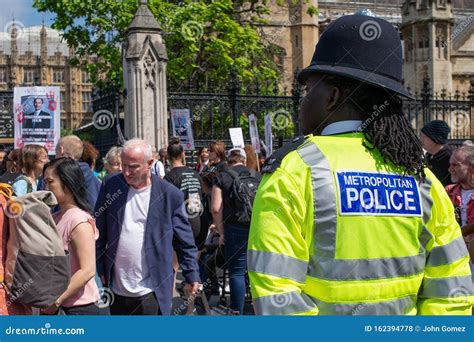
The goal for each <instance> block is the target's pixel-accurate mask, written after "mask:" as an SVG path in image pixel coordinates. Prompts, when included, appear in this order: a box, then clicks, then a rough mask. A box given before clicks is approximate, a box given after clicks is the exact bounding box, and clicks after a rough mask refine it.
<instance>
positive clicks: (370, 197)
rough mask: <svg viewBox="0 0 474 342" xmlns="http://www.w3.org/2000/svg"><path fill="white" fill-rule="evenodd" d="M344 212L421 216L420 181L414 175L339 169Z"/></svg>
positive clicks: (340, 198) (338, 182)
mask: <svg viewBox="0 0 474 342" xmlns="http://www.w3.org/2000/svg"><path fill="white" fill-rule="evenodd" d="M335 175H336V183H337V191H338V197H339V211H340V214H341V215H372V216H421V215H422V209H421V199H420V191H419V188H418V183H417V182H416V180H415V178H414V177H412V176H402V175H398V174H390V173H377V172H357V171H336V172H335Z"/></svg>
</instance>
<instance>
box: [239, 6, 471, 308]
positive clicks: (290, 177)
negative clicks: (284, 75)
mask: <svg viewBox="0 0 474 342" xmlns="http://www.w3.org/2000/svg"><path fill="white" fill-rule="evenodd" d="M401 76H402V49H401V41H400V36H399V33H398V32H397V30H395V29H394V27H393V26H392V25H391V24H390V23H388V22H387V21H385V20H382V19H379V18H376V17H371V16H366V15H350V16H344V17H341V18H339V19H337V20H335V21H334V22H333V23H331V24H330V25H329V26H328V27H327V29H326V30H325V31H324V33H323V34H322V36H321V37H320V40H319V42H318V44H317V45H316V51H315V53H314V56H313V59H312V62H311V65H310V66H309V67H307V68H306V69H304V70H303V71H302V72H301V73H300V74H299V76H298V77H299V81H300V82H301V83H304V84H306V95H305V97H304V99H303V102H302V104H301V114H300V119H301V122H302V127H303V131H304V133H305V134H307V136H305V137H304V138H302V139H296V140H295V141H294V142H293V143H292V144H290V145H289V146H287V147H286V148H283V149H282V150H279V151H277V152H276V153H275V154H274V155H273V156H272V157H270V158H269V160H268V162H267V164H266V165H265V167H264V169H263V172H264V173H265V175H264V178H263V180H262V182H261V184H260V187H259V191H258V193H257V196H256V199H255V203H254V208H253V213H252V223H251V230H250V236H249V243H248V270H249V277H250V284H251V289H252V295H253V300H254V307H255V310H256V312H257V314H263V315H265V314H267V315H278V314H283V315H291V314H306V315H317V314H323V315H375V314H382V315H406V314H409V315H412V314H423V315H443V314H449V315H455V314H466V315H467V314H471V307H472V304H473V298H474V297H473V288H472V283H471V277H470V269H469V264H468V260H469V257H468V254H467V251H466V247H465V245H464V242H463V239H462V236H461V231H460V230H459V226H458V224H457V223H456V221H455V218H454V211H453V208H452V205H451V203H450V200H449V198H448V196H447V195H446V192H445V191H444V188H443V186H442V185H441V183H440V182H439V181H438V180H437V179H436V177H435V176H434V175H433V173H431V172H430V171H429V170H428V169H426V168H425V167H424V163H423V151H422V148H421V146H420V143H419V141H418V139H417V137H416V135H415V133H414V132H413V130H412V128H411V127H410V124H409V122H408V121H407V119H406V118H405V116H404V115H403V113H402V104H401V98H402V97H405V98H410V94H409V93H407V91H406V90H405V89H404V88H403V86H402V82H401Z"/></svg>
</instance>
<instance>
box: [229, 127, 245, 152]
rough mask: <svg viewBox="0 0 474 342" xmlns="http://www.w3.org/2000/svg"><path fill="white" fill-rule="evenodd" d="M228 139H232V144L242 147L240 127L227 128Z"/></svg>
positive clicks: (242, 137) (242, 135)
mask: <svg viewBox="0 0 474 342" xmlns="http://www.w3.org/2000/svg"><path fill="white" fill-rule="evenodd" d="M229 135H230V140H232V146H234V147H240V148H244V146H245V144H244V134H243V133H242V127H233V128H229Z"/></svg>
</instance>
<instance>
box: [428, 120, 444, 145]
mask: <svg viewBox="0 0 474 342" xmlns="http://www.w3.org/2000/svg"><path fill="white" fill-rule="evenodd" d="M421 131H422V132H423V133H424V134H425V135H426V136H427V137H428V138H430V139H431V140H433V141H434V142H435V143H437V144H440V145H444V144H446V143H447V142H448V135H449V132H450V129H449V126H448V124H447V123H446V122H444V121H443V120H433V121H430V122H428V123H427V124H426V125H425V126H424V127H423V128H422V129H421Z"/></svg>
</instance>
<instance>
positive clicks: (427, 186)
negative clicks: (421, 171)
mask: <svg viewBox="0 0 474 342" xmlns="http://www.w3.org/2000/svg"><path fill="white" fill-rule="evenodd" d="M431 184H432V183H431V181H430V180H429V179H428V178H425V179H424V181H423V182H418V186H419V188H420V195H421V208H422V209H423V228H422V230H421V233H420V236H418V240H419V241H420V245H421V246H420V253H425V251H426V246H427V245H428V243H429V242H430V240H431V239H432V238H433V234H431V232H430V231H429V230H428V228H426V224H427V223H428V221H429V220H430V218H431V209H432V207H433V199H432V198H431V195H430V190H431Z"/></svg>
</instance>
